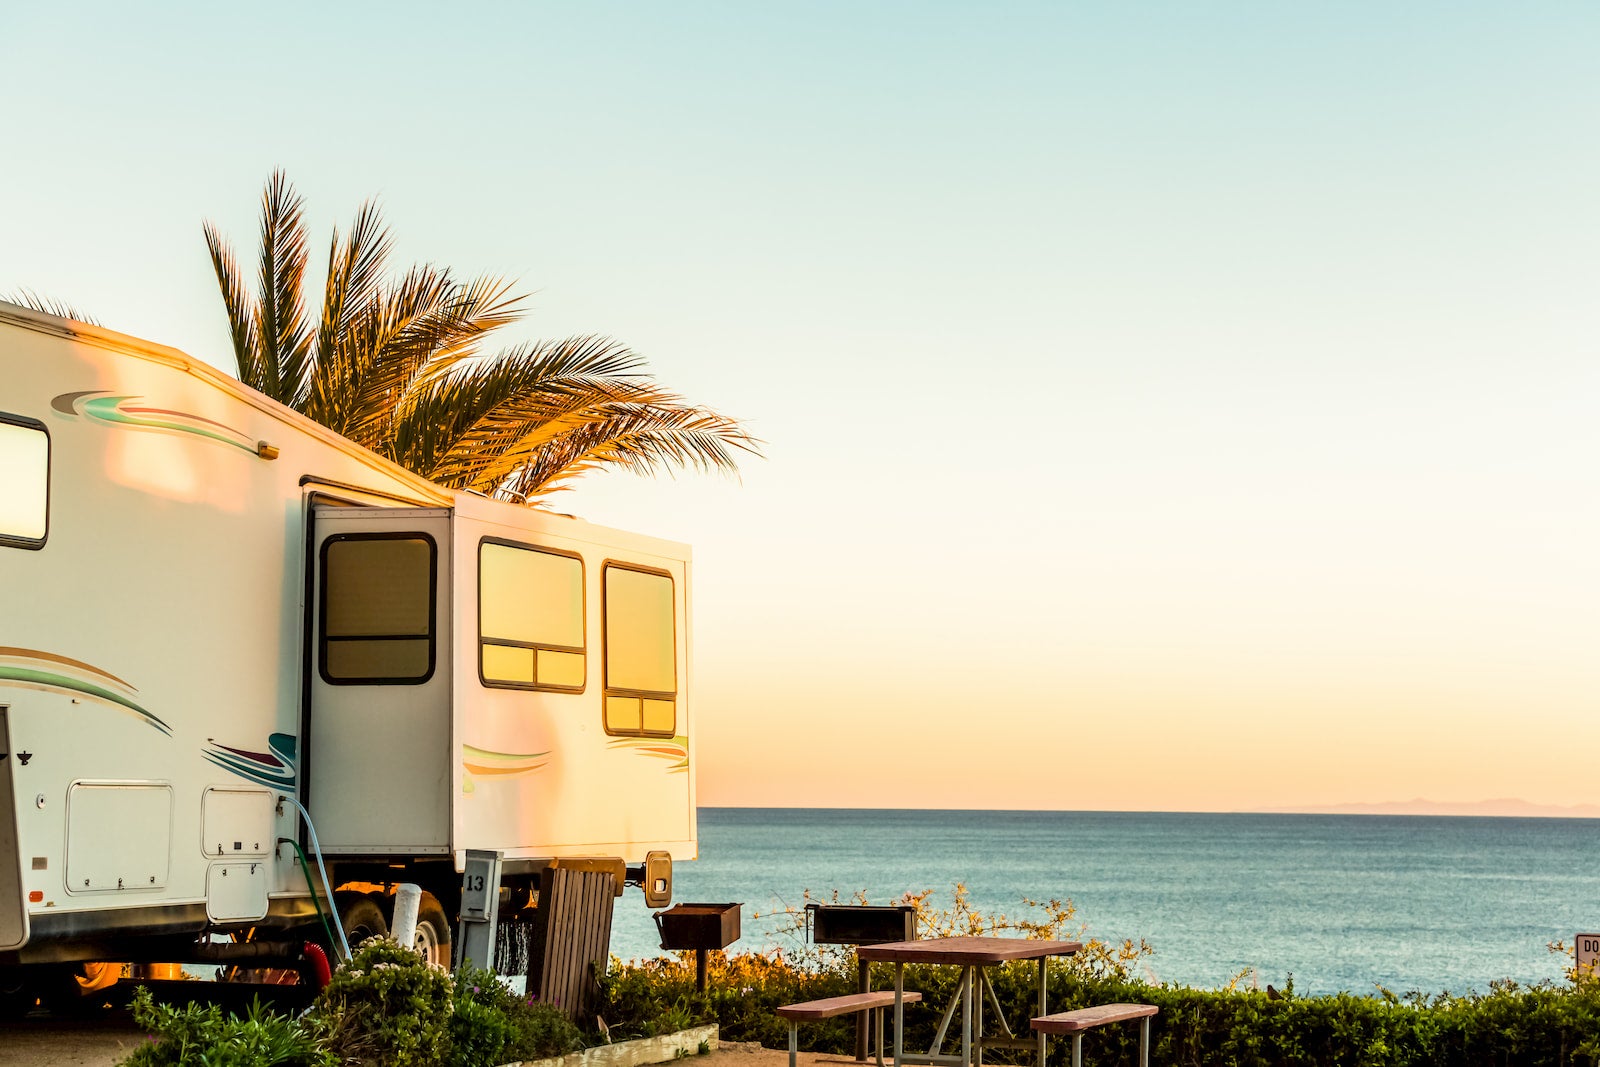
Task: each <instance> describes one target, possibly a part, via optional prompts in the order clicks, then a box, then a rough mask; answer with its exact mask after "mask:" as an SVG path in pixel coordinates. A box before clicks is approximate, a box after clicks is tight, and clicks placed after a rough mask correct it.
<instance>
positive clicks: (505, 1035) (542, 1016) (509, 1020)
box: [450, 967, 585, 1067]
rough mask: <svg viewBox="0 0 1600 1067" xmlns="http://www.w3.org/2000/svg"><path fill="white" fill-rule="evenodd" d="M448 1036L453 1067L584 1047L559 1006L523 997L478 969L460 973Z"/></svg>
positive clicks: (532, 1057)
mask: <svg viewBox="0 0 1600 1067" xmlns="http://www.w3.org/2000/svg"><path fill="white" fill-rule="evenodd" d="M450 1039H451V1046H452V1052H451V1056H452V1059H451V1063H452V1064H453V1065H455V1067H479V1065H481V1064H497V1063H507V1062H510V1061H513V1060H537V1059H545V1058H547V1057H550V1056H560V1055H563V1054H564V1053H568V1052H573V1051H576V1050H577V1049H581V1048H583V1047H584V1045H585V1041H584V1039H583V1033H582V1032H581V1031H580V1030H579V1029H578V1028H577V1027H576V1026H574V1025H573V1023H572V1021H571V1020H570V1019H568V1018H567V1017H566V1015H565V1014H564V1013H563V1012H562V1011H561V1010H560V1009H559V1008H557V1007H556V1006H554V1005H551V1004H543V1003H540V1001H539V1000H538V999H537V998H536V997H530V996H519V995H517V994H515V993H513V992H511V991H510V990H509V989H507V988H506V987H505V985H504V984H502V983H501V981H500V980H499V979H498V978H496V977H495V975H494V973H493V972H491V971H485V970H478V969H477V968H474V967H465V968H463V969H462V970H461V971H460V973H458V974H457V975H456V994H455V1016H454V1018H453V1019H452V1020H451V1022H450Z"/></svg>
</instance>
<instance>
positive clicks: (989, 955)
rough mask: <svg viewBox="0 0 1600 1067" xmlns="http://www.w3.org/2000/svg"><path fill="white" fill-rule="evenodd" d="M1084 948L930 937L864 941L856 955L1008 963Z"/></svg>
mask: <svg viewBox="0 0 1600 1067" xmlns="http://www.w3.org/2000/svg"><path fill="white" fill-rule="evenodd" d="M1081 948H1083V942H1081V941H1030V940H1028V939H1026V938H1021V937H930V938H926V939H924V940H921V941H891V942H889V943H888V944H886V945H860V946H858V947H857V948H856V958H857V959H861V960H866V961H869V962H871V961H876V962H880V963H953V964H959V965H960V966H963V967H970V966H973V965H979V966H983V965H986V964H990V963H1005V962H1006V961H1007V960H1037V959H1042V958H1043V957H1045V956H1070V955H1072V954H1073V953H1074V952H1077V951H1078V950H1079V949H1081Z"/></svg>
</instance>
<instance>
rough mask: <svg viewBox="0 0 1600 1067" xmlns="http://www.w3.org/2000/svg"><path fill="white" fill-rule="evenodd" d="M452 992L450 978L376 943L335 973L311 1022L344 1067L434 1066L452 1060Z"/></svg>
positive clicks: (404, 951)
mask: <svg viewBox="0 0 1600 1067" xmlns="http://www.w3.org/2000/svg"><path fill="white" fill-rule="evenodd" d="M454 992H455V988H454V985H453V984H452V983H451V981H450V975H448V974H447V973H445V972H444V971H441V970H439V969H437V968H435V967H431V966H429V965H428V963H427V961H426V960H424V959H423V958H422V957H421V956H420V955H418V954H417V953H416V952H415V951H413V950H412V949H409V948H406V947H405V946H403V945H399V944H396V943H395V942H393V941H390V940H388V939H387V938H376V937H375V938H370V939H368V940H367V941H365V942H364V943H363V944H362V945H361V947H360V948H358V949H357V950H356V953H355V955H354V956H353V957H352V958H351V959H350V961H349V962H348V963H346V964H345V965H344V966H342V967H340V968H339V969H338V970H337V971H335V972H334V975H333V980H332V981H330V982H329V983H328V984H327V986H326V987H325V988H324V989H323V990H322V992H321V993H319V994H317V999H316V1001H315V1002H314V1003H313V1004H312V1005H311V1011H310V1018H311V1019H313V1020H315V1021H316V1024H317V1025H318V1026H319V1027H320V1028H321V1030H322V1032H323V1033H324V1034H325V1035H326V1042H327V1045H328V1047H329V1048H331V1049H332V1050H333V1052H334V1053H335V1054H336V1055H337V1056H338V1057H339V1058H340V1060H342V1061H344V1062H346V1063H360V1064H368V1063H371V1064H382V1065H383V1067H435V1065H438V1064H443V1063H447V1062H448V1059H447V1056H448V1054H449V1050H450V1026H451V1019H452V1018H453V1017H454V1015H455V998H454V995H453V994H454Z"/></svg>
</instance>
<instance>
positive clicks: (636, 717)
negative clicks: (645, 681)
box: [606, 697, 644, 734]
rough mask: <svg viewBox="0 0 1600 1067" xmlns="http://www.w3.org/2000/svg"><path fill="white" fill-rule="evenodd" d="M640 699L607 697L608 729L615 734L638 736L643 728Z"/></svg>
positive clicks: (641, 702)
mask: <svg viewBox="0 0 1600 1067" xmlns="http://www.w3.org/2000/svg"><path fill="white" fill-rule="evenodd" d="M643 703H644V702H643V701H641V700H640V699H639V698H638V697H606V729H607V730H610V731H611V732H612V733H614V734H636V733H639V732H640V730H641V729H642V728H643V720H642V718H641V717H640V705H641V704H643Z"/></svg>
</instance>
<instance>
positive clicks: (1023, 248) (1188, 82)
mask: <svg viewBox="0 0 1600 1067" xmlns="http://www.w3.org/2000/svg"><path fill="white" fill-rule="evenodd" d="M1597 50H1600V10H1597V9H1595V8H1594V7H1593V6H1591V5H1584V4H1562V3H1549V4H1540V5H1499V4H1473V3H1466V4H1462V3H1451V4H1443V3H1416V4H1407V5H1389V4H1378V3H1352V2H1340V3H1310V4H1295V5H1283V4H1276V3H1216V4H1204V5H1201V4H1188V3H1146V4H1111V3H1096V4H1078V5H1066V4H1020V3H993V4H990V3H985V4H977V3H971V4H949V3H916V4H912V3H877V4H858V3H812V4H805V5H797V4H761V5H752V4H744V3H725V4H716V3H700V4H675V5H664V4H645V3H594V4H581V5H580V4H546V3H514V4H487V3H476V4H475V3H463V4H461V5H458V6H455V7H441V6H439V5H435V4H428V5H421V4H413V3H401V2H391V3H385V4H346V5H324V4H320V3H319V4H297V3H279V4H276V5H273V6H272V7H271V8H270V9H262V8H250V9H245V8H239V7H237V6H228V5H212V4H159V3H157V4H151V5H135V6H129V5H124V4H112V3H102V2H92V0H88V2H84V3H79V4H74V5H71V6H70V9H66V10H51V9H49V8H48V6H47V5H31V6H28V7H25V8H23V9H20V10H18V11H14V12H11V13H9V14H8V16H7V29H6V32H5V33H4V34H3V35H0V91H3V93H4V98H5V99H6V100H7V101H8V102H9V104H10V106H9V107H8V109H7V111H8V116H7V119H6V123H5V130H4V137H3V144H4V148H3V149H0V204H3V205H4V207H3V208H0V293H10V292H14V291H15V290H17V289H18V288H21V287H28V288H31V289H34V290H36V291H38V292H40V293H42V294H44V295H46V296H49V297H52V298H55V299H59V300H63V301H67V302H70V303H72V304H74V305H76V306H77V307H80V308H82V309H83V310H85V311H87V312H90V313H92V314H93V315H94V316H95V317H96V318H98V319H99V321H100V322H101V323H103V324H104V325H106V326H108V327H110V328H113V329H117V330H121V331H123V332H126V333H131V334H134V335H136V336H140V337H144V338H148V339H150V340H153V341H158V342H161V343H165V344H170V345H173V346H175V347H178V348H181V349H183V350H185V351H187V352H189V353H191V354H192V355H194V356H197V357H199V358H201V359H204V360H206V361H208V362H211V363H213V364H215V365H217V366H220V367H223V368H225V369H230V370H231V369H232V366H231V355H230V350H229V345H228V339H227V333H226V329H225V325H224V321H223V317H222V313H221V305H220V301H219V299H218V295H217V290H216V284H215V280H214V278H213V277H212V275H211V268H210V265H209V262H208V260H207V257H206V254H205V248H204V244H203V242H202V239H201V232H200V226H201V221H202V220H204V219H209V220H212V221H213V222H215V223H216V224H217V225H218V226H219V227H220V228H221V229H222V231H223V232H224V233H226V234H228V235H230V236H231V237H232V238H233V240H234V242H235V244H236V246H237V247H238V248H239V250H240V252H241V254H243V255H244V256H245V257H246V258H249V257H252V256H253V255H254V247H255V237H254V234H255V229H256V215H257V211H258V205H259V199H260V192H261V187H262V185H263V183H264V182H265V179H266V178H267V176H268V174H269V173H271V171H272V170H273V169H274V168H277V167H282V168H285V169H286V170H287V172H288V174H289V176H290V178H291V179H292V180H293V181H294V182H295V184H296V186H297V187H298V189H299V190H300V191H301V193H302V194H304V196H305V198H306V201H307V213H308V220H309V223H310V227H311V233H312V235H313V237H312V241H311V244H312V248H313V249H314V250H320V249H323V248H325V247H326V241H327V239H328V235H329V232H330V229H331V228H332V227H333V226H334V225H341V226H347V225H348V223H349V221H350V219H351V218H352V216H353V215H354V213H355V210H356V208H357V206H358V205H359V204H360V203H361V202H362V201H363V200H365V199H367V198H369V197H376V198H378V199H379V201H380V202H381V203H382V205H383V208H384V211H385V215H386V218H387V220H388V221H389V223H390V224H391V225H392V227H393V229H394V232H395V236H396V239H397V245H396V261H397V262H398V263H402V264H405V263H410V262H417V261H429V262H433V263H437V264H448V265H450V266H451V267H453V268H454V269H455V270H457V271H458V272H460V273H462V274H466V275H472V274H480V273H488V274H500V275H505V276H508V277H512V278H515V279H517V280H518V282H519V285H520V286H521V287H522V288H524V289H525V290H527V291H529V292H531V293H533V294H534V295H533V299H532V302H531V305H532V308H533V313H532V314H530V316H529V317H528V318H527V319H526V320H525V321H524V322H522V323H519V324H518V325H517V326H516V327H514V328H513V329H512V330H511V331H508V332H507V335H506V341H507V343H508V344H509V343H513V342H515V341H519V340H526V339H533V338H538V337H558V336H566V335H571V334H585V333H602V334H606V335H609V336H612V337H615V338H617V339H618V340H620V341H623V342H624V343H626V344H627V345H629V346H630V347H632V348H633V349H634V350H636V351H638V352H639V353H641V354H643V355H644V356H645V357H646V359H647V360H648V361H649V364H650V366H651V368H652V369H653V371H654V372H655V373H656V374H657V376H658V377H659V378H660V379H661V380H662V381H664V382H665V383H667V384H668V385H670V386H672V387H673V388H675V389H677V390H678V391H680V392H681V393H682V394H684V395H685V396H687V397H689V398H691V399H692V400H694V401H696V402H700V403H704V404H708V405H710V406H712V407H715V408H717V409H718V410H720V411H723V412H725V413H727V414H731V415H735V416H738V417H740V418H742V419H744V420H745V421H746V422H747V425H748V426H749V428H750V429H751V430H752V431H753V432H754V433H755V434H757V435H758V436H759V437H761V438H762V439H763V441H764V442H765V445H764V451H765V458H764V459H760V460H751V461H749V462H747V463H745V465H744V468H743V473H742V476H741V477H740V478H738V479H732V478H722V477H717V476H703V475H701V476H696V475H686V476H681V477H678V478H675V479H659V480H655V481H650V480H644V479H640V478H637V477H634V476H631V475H606V476H601V477H596V478H592V479H590V480H589V481H588V482H586V483H585V484H584V485H583V486H582V487H581V488H579V489H577V490H576V491H573V492H570V493H566V494H563V495H562V496H561V497H560V498H558V499H557V500H556V501H555V506H556V507H557V508H558V510H563V511H570V512H573V513H576V514H580V515H582V516H584V517H586V518H589V519H591V520H593V521H596V522H601V523H604V524H607V525H612V526H619V527H623V528H627V529H633V530H638V531H641V532H646V533H651V534H655V535H659V536H663V537H668V538H671V539H674V540H679V541H684V542H687V543H689V544H691V545H692V546H693V548H694V553H695V585H694V590H693V598H694V614H695V619H694V637H693V652H694V657H695V674H694V679H693V691H692V699H693V701H694V716H695V720H694V722H695V725H694V730H695V733H696V746H697V760H698V767H699V772H698V783H699V800H700V802H701V803H702V804H706V805H794V806H890V807H972V808H1042V809H1067V810H1073V809H1111V810H1212V811H1217V810H1221V811H1226V810H1240V809H1249V810H1258V809H1271V810H1306V809H1313V808H1318V807H1325V806H1330V805H1341V804H1362V803H1368V804H1370V803H1381V802H1386V801H1397V800H1406V799H1408V798H1416V797H1423V798H1427V799H1429V800H1430V801H1432V802H1435V803H1469V802H1478V801H1483V800H1486V799H1492V798H1520V799H1521V800H1523V801H1527V802H1530V803H1532V804H1536V805H1578V804H1591V803H1596V802H1600V776H1597V775H1596V773H1595V771H1594V770H1593V766H1594V764H1595V756H1594V753H1595V752H1596V751H1600V714H1597V711H1600V655H1597V654H1596V647H1597V638H1600V608H1597V604H1600V565H1597V563H1596V546H1597V545H1600V497H1597V493H1596V491H1595V485H1596V478H1595V470H1596V464H1597V461H1600V419H1597V418H1596V417H1595V415H1594V406H1595V401H1596V398H1597V395H1600V359H1597V358H1596V357H1597V350H1600V320H1597V313H1596V307H1597V306H1600V305H1597V302H1596V300H1595V295H1596V293H1597V291H1600V140H1597V138H1596V137H1595V136H1594V133H1595V130H1596V129H1597V128H1600V79H1597V78H1595V76H1594V58H1593V57H1594V56H1595V54H1596V53H1597Z"/></svg>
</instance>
